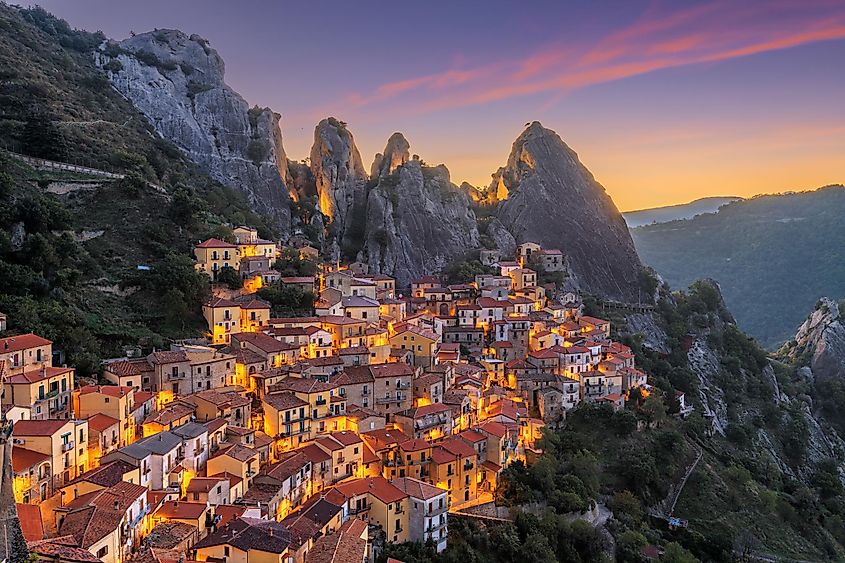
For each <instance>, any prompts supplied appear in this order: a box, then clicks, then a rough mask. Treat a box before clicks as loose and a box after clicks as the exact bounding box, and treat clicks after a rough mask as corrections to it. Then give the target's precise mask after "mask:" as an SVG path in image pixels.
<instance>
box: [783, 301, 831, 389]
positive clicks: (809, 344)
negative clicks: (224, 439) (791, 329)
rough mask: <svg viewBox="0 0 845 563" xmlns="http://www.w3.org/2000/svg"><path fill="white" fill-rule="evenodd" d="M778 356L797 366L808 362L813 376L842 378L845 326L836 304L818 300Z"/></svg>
mask: <svg viewBox="0 0 845 563" xmlns="http://www.w3.org/2000/svg"><path fill="white" fill-rule="evenodd" d="M781 353H782V354H784V355H786V356H788V357H790V358H791V359H793V360H796V361H798V362H799V363H805V362H806V361H807V360H808V359H809V364H810V366H809V367H810V368H811V369H812V372H813V375H814V376H815V377H821V378H830V377H845V326H843V324H842V318H841V316H840V311H839V304H838V303H837V302H836V301H834V300H832V299H829V298H827V297H822V298H821V299H819V301H818V303H817V304H816V308H815V309H814V310H813V312H812V313H810V315H809V316H808V317H807V320H805V321H804V322H803V323H802V324H801V326H800V327H798V331H797V332H796V334H795V340H794V341H792V342H789V343H787V344H786V345H785V346H784V348H783V349H782V350H781Z"/></svg>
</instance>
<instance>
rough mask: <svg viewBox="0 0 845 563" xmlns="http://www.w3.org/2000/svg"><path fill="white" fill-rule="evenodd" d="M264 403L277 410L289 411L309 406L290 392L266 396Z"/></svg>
mask: <svg viewBox="0 0 845 563" xmlns="http://www.w3.org/2000/svg"><path fill="white" fill-rule="evenodd" d="M263 401H264V402H265V403H267V404H268V405H270V406H271V407H273V408H274V409H276V410H287V409H294V408H297V407H307V406H308V403H307V402H305V401H303V400H302V399H300V398H299V397H297V396H296V395H294V394H293V393H292V392H290V391H283V392H280V393H270V394H269V395H264V399H263Z"/></svg>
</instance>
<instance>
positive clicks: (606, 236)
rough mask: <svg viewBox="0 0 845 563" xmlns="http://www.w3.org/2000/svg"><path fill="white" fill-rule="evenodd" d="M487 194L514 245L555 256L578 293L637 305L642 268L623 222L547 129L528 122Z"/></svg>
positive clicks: (589, 176) (574, 157)
mask: <svg viewBox="0 0 845 563" xmlns="http://www.w3.org/2000/svg"><path fill="white" fill-rule="evenodd" d="M488 192H489V193H493V192H495V193H496V194H497V195H498V196H500V197H499V199H502V201H500V203H499V205H498V208H497V212H496V215H497V217H498V219H499V220H500V221H501V223H502V224H503V225H504V227H505V228H506V229H507V230H508V231H509V232H510V233H511V234H512V235H513V236H514V238H515V239H516V242H517V243H522V242H536V243H539V244H540V245H541V246H543V247H545V248H559V249H560V250H562V251H563V252H564V253H565V254H566V255H567V256H568V260H569V266H570V269H571V273H572V276H573V277H574V281H576V282H577V284H578V285H579V286H580V288H581V289H583V290H585V291H588V292H591V293H596V294H598V295H602V296H606V297H610V298H613V299H619V300H623V301H636V300H637V298H638V292H637V285H638V280H639V272H640V270H641V264H640V260H639V257H638V256H637V252H636V250H634V243H633V242H632V240H631V235H630V234H629V232H628V228H627V227H626V225H625V220H624V219H623V218H622V215H621V214H620V213H619V211H618V210H617V209H616V206H615V205H614V203H613V200H611V198H610V196H608V195H607V193H606V192H605V191H604V188H603V187H602V186H601V184H599V183H598V182H597V181H596V180H595V179H594V178H593V176H592V174H590V171H589V170H587V168H586V167H584V165H583V164H581V162H580V161H579V160H578V155H577V154H575V152H574V151H573V150H572V149H570V148H569V147H568V146H566V144H565V143H564V142H563V141H562V140H561V139H560V137H559V136H558V135H557V134H556V133H555V132H554V131H551V130H550V129H545V128H543V126H542V125H540V123H538V122H536V121H535V122H534V123H532V124H531V125H530V126H529V127H528V128H527V129H526V130H525V131H524V132H523V133H522V135H520V136H519V138H517V140H516V142H514V144H513V148H512V150H511V154H510V157H509V158H508V162H507V165H506V166H505V167H504V168H500V169H499V170H498V172H496V174H494V176H493V182H492V184H491V185H490V188H489V189H488Z"/></svg>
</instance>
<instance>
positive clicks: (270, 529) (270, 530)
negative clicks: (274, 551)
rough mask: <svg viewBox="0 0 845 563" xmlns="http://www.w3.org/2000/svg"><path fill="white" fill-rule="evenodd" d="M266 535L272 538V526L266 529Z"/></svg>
mask: <svg viewBox="0 0 845 563" xmlns="http://www.w3.org/2000/svg"><path fill="white" fill-rule="evenodd" d="M267 533H268V534H270V537H271V538H272V537H273V526H270V527H269V528H267Z"/></svg>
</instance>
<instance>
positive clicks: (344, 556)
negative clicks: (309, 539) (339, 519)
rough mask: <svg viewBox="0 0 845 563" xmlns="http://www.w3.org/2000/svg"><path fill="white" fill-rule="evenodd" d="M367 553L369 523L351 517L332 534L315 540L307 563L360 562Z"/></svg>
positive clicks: (307, 555) (306, 556)
mask: <svg viewBox="0 0 845 563" xmlns="http://www.w3.org/2000/svg"><path fill="white" fill-rule="evenodd" d="M366 553H367V523H366V522H364V521H363V520H359V519H357V518H350V519H349V520H347V521H346V522H344V523H343V525H342V526H341V527H340V529H339V530H338V531H337V532H336V533H334V534H331V535H328V536H323V537H321V538H319V539H318V540H317V541H316V542H314V545H313V547H312V548H311V550H310V551H309V552H308V553H307V554H306V555H305V563H360V562H361V561H362V560H364V559H365V556H366Z"/></svg>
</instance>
